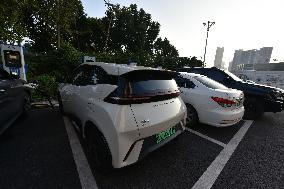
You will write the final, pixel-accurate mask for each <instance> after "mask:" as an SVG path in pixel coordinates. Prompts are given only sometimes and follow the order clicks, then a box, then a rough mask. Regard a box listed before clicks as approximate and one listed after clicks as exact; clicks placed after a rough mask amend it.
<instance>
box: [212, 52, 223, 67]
mask: <svg viewBox="0 0 284 189" xmlns="http://www.w3.org/2000/svg"><path fill="white" fill-rule="evenodd" d="M223 53H224V47H217V49H216V54H215V60H214V66H215V67H217V68H221V69H224V65H223V64H222V59H223Z"/></svg>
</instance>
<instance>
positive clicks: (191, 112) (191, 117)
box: [186, 104, 198, 126]
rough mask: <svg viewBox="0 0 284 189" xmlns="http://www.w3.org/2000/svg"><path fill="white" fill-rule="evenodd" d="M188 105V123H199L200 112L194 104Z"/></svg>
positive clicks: (192, 124) (190, 124) (191, 124)
mask: <svg viewBox="0 0 284 189" xmlns="http://www.w3.org/2000/svg"><path fill="white" fill-rule="evenodd" d="M186 107H187V123H188V125H189V126H194V125H196V124H197V123H198V114H197V112H196V110H195V108H194V107H193V106H192V105H190V104H186Z"/></svg>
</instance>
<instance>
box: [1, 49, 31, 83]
mask: <svg viewBox="0 0 284 189" xmlns="http://www.w3.org/2000/svg"><path fill="white" fill-rule="evenodd" d="M0 48H1V56H2V64H0V67H2V68H3V69H4V70H6V71H7V72H9V73H10V74H14V75H17V76H18V77H19V78H20V79H22V80H25V81H27V77H26V74H27V66H26V64H25V59H24V53H23V47H22V46H17V45H8V44H0Z"/></svg>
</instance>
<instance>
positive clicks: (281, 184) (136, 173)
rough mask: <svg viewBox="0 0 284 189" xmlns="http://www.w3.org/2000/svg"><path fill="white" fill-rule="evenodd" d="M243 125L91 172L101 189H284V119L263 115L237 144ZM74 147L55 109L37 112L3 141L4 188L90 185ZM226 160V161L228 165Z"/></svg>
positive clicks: (199, 132)
mask: <svg viewBox="0 0 284 189" xmlns="http://www.w3.org/2000/svg"><path fill="white" fill-rule="evenodd" d="M65 119H66V118H65ZM245 124H246V121H242V122H240V123H239V124H236V125H234V126H232V127H226V128H215V127H211V126H207V125H204V124H199V125H197V126H194V127H190V129H189V130H188V131H186V132H185V133H183V134H182V135H180V136H179V138H178V139H177V140H174V141H172V142H170V143H168V144H167V145H165V146H163V147H162V148H160V149H158V150H156V151H154V152H153V153H151V154H150V155H149V156H147V157H146V158H144V159H142V160H141V161H140V162H138V163H136V164H134V165H132V166H128V167H125V168H122V169H115V170H113V171H112V172H111V173H108V174H107V175H106V174H101V173H100V172H97V171H96V170H92V171H93V175H92V174H91V177H92V179H94V178H95V182H96V185H97V186H98V188H103V189H104V188H191V187H193V186H196V184H197V183H198V181H200V179H201V178H203V179H204V178H205V180H206V181H208V180H209V181H211V182H212V188H214V189H215V188H222V189H223V188H230V189H231V188H284V112H282V113H277V114H265V115H264V116H262V117H261V118H259V119H258V120H256V121H255V122H253V123H252V124H251V125H249V127H247V131H245V132H243V136H242V137H238V135H239V134H240V131H241V130H242V129H244V126H245ZM66 128H67V127H66ZM68 136H69V138H68ZM236 136H237V137H236ZM79 139H80V137H79ZM69 140H72V141H73V139H72V138H71V139H70V135H69V134H67V132H66V129H65V125H64V121H63V119H62V116H61V115H60V113H59V112H58V110H57V109H56V110H51V109H48V108H47V109H37V110H33V111H32V112H31V114H30V116H29V117H27V118H20V119H18V120H17V121H16V122H15V123H14V124H13V126H12V127H10V128H9V129H8V130H6V132H4V133H3V135H1V136H0V188H1V189H2V188H3V189H6V188H7V189H10V188H38V189H41V188H54V189H56V188H60V189H61V188H71V189H73V188H76V189H77V188H78V189H79V188H82V186H83V184H82V182H84V180H85V181H86V180H88V178H84V179H81V177H80V175H79V173H80V171H79V170H78V167H82V165H78V162H79V163H80V161H74V159H75V160H76V157H75V156H74V149H73V147H72V145H71V146H70V144H72V142H71V143H70V141H69ZM236 140H239V141H237V142H236ZM80 141H81V144H82V142H83V141H82V140H80ZM231 144H235V148H234V149H232V148H231ZM77 147H78V145H77ZM79 147H80V142H79ZM227 148H228V149H229V151H226V149H227ZM72 151H73V153H72ZM77 151H78V149H76V150H75V152H77ZM81 151H82V153H84V151H83V150H81ZM228 152H229V153H230V155H228ZM222 153H223V154H226V155H227V160H226V161H223V162H222V161H219V159H221V160H222V158H223V156H221V155H222ZM75 155H76V154H75ZM78 157H81V156H77V159H78ZM79 159H80V158H79ZM223 159H224V158H223ZM216 162H217V163H219V164H220V163H223V165H222V168H221V169H220V167H218V169H219V170H218V171H219V173H218V174H217V176H216V174H215V179H213V178H210V177H211V175H212V174H208V176H206V173H207V172H208V170H209V169H210V168H212V167H213V168H214V167H216V166H215V163H216ZM224 162H225V163H224ZM213 170H214V169H213ZM78 172H79V173H78ZM204 175H205V177H204ZM89 177H90V176H89ZM80 179H81V181H80ZM82 180H83V181H82ZM201 181H202V179H201ZM197 186H198V185H197Z"/></svg>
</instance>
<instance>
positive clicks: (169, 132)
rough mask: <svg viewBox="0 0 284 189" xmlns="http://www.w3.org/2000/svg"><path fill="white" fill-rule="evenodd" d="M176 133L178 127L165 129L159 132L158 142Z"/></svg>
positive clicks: (157, 135)
mask: <svg viewBox="0 0 284 189" xmlns="http://www.w3.org/2000/svg"><path fill="white" fill-rule="evenodd" d="M175 133H176V129H175V128H173V127H172V128H169V129H167V130H165V131H162V132H160V133H159V134H156V143H157V144H159V143H161V142H162V141H164V140H166V139H167V138H169V137H170V136H172V135H174V134H175Z"/></svg>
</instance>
